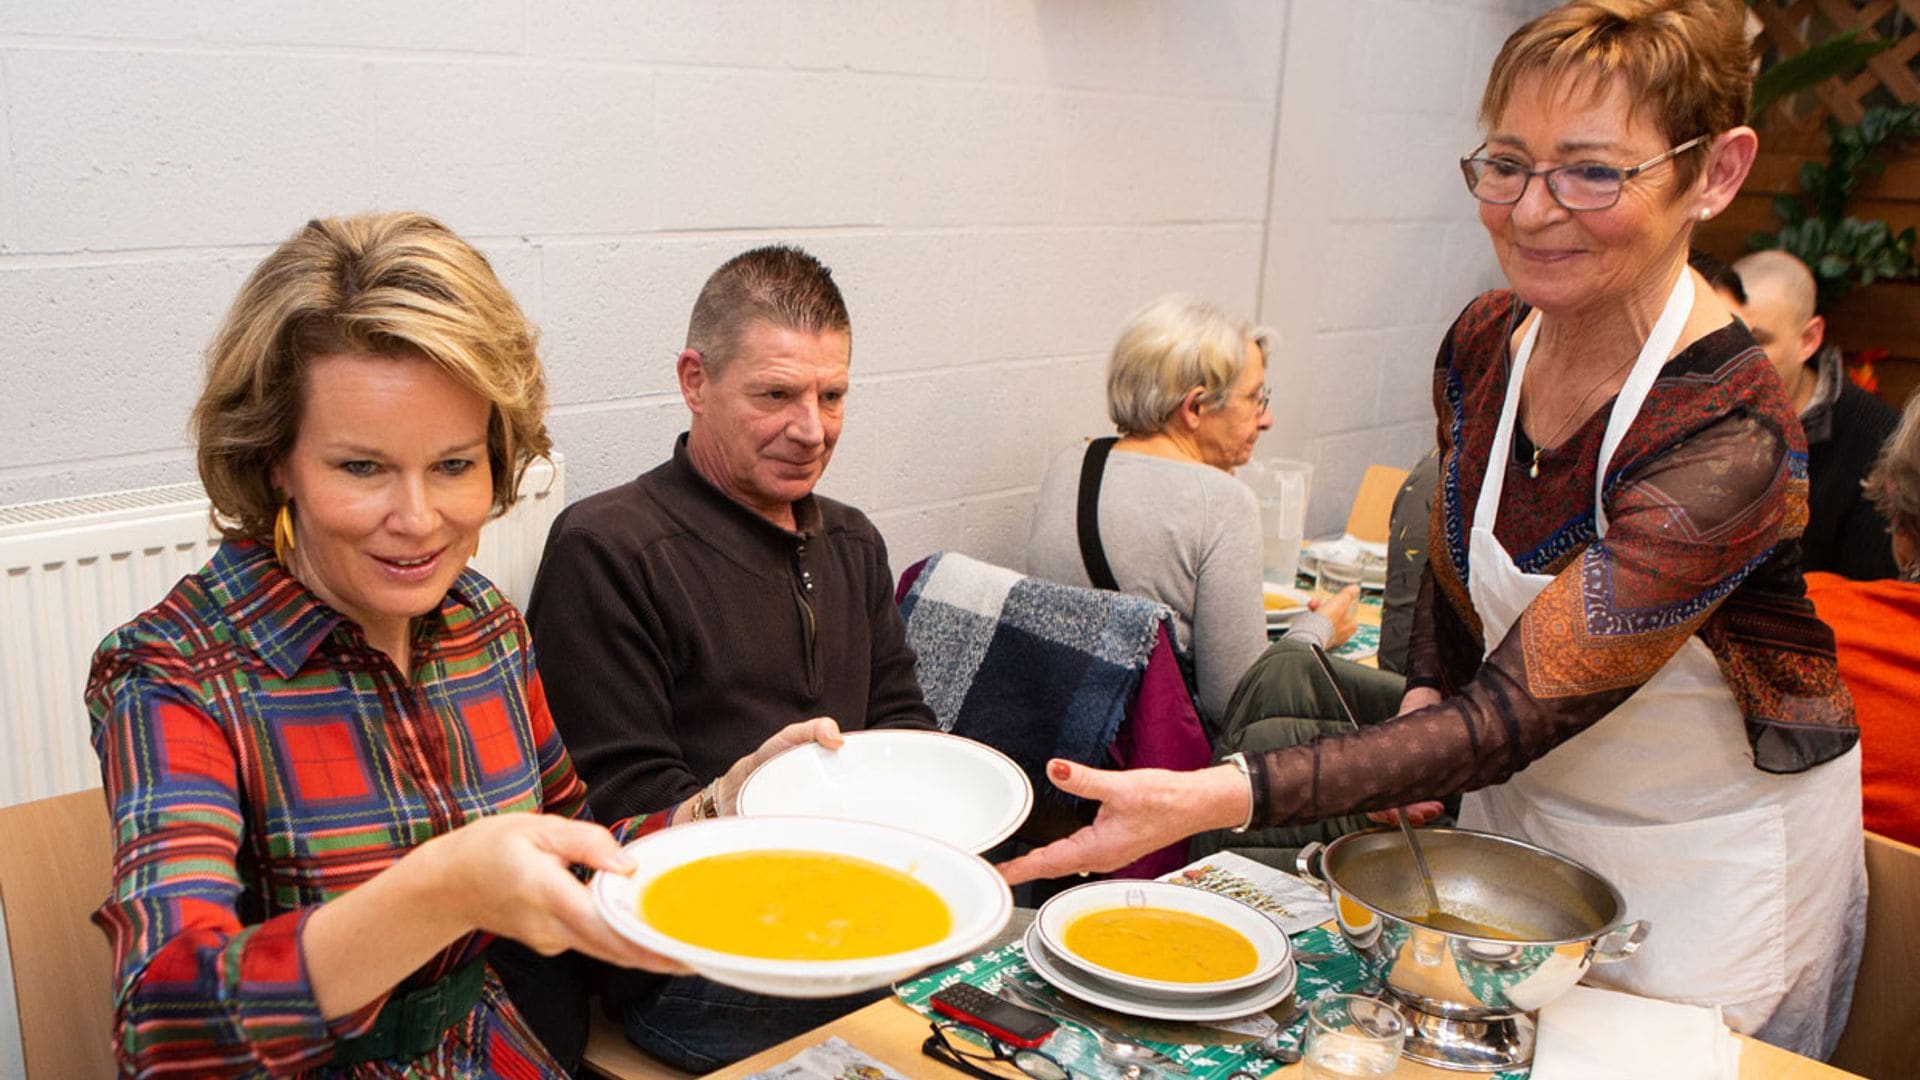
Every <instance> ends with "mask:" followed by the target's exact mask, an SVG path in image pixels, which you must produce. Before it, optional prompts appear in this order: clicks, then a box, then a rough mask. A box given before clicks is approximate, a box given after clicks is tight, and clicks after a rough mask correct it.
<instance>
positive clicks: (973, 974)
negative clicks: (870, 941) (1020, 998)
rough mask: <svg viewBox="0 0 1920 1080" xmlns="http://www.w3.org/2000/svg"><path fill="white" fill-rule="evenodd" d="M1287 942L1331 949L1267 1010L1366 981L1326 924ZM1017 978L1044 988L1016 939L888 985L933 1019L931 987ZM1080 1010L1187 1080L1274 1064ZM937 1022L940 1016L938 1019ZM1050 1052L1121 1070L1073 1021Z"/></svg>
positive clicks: (1201, 1035) (1105, 1075)
mask: <svg viewBox="0 0 1920 1080" xmlns="http://www.w3.org/2000/svg"><path fill="white" fill-rule="evenodd" d="M1292 940H1293V947H1294V948H1295V949H1296V950H1298V951H1300V952H1305V953H1331V954H1333V955H1332V956H1331V958H1330V959H1327V960H1321V961H1317V962H1315V963H1311V964H1309V963H1300V964H1298V965H1296V966H1297V970H1298V976H1297V981H1296V982H1295V984H1294V991H1293V996H1292V997H1290V998H1287V999H1286V1000H1284V1001H1282V1002H1280V1003H1279V1004H1278V1005H1276V1006H1274V1007H1273V1008H1272V1009H1271V1010H1269V1015H1271V1016H1273V1017H1274V1018H1275V1019H1279V1018H1280V1017H1283V1016H1285V1015H1286V1014H1287V1012H1288V1011H1289V1010H1290V1009H1292V1008H1293V1005H1294V1003H1295V1002H1296V1001H1309V1000H1314V999H1317V998H1320V997H1321V996H1323V995H1326V994H1331V993H1350V992H1355V991H1362V990H1364V989H1365V985H1364V984H1365V983H1366V981H1367V980H1366V978H1365V976H1364V974H1363V973H1362V972H1361V970H1360V961H1359V959H1358V958H1357V957H1355V956H1354V955H1353V954H1352V953H1350V952H1348V951H1347V947H1346V943H1345V942H1344V941H1342V940H1341V939H1340V935H1339V934H1338V933H1336V932H1334V931H1332V930H1329V929H1327V928H1325V927H1319V926H1316V927H1313V928H1312V929H1309V930H1303V931H1301V932H1300V933H1298V934H1295V935H1294V936H1293V939H1292ZM1007 979H1013V980H1018V981H1020V982H1022V983H1024V984H1026V985H1028V986H1033V987H1038V988H1041V989H1043V990H1051V989H1052V988H1051V987H1049V986H1047V984H1046V982H1045V981H1044V980H1042V979H1041V978H1040V976H1039V975H1038V974H1036V973H1035V972H1034V970H1033V968H1032V967H1031V966H1030V965H1029V964H1028V963H1027V954H1026V950H1025V949H1024V948H1023V947H1022V946H1021V945H1020V944H1019V943H1018V942H1016V943H1014V944H1012V945H1007V946H1004V947H1002V948H998V949H994V950H992V951H990V952H985V953H981V954H980V955H978V956H971V957H968V958H967V959H965V960H962V961H960V962H959V963H957V964H954V965H952V966H951V967H947V968H943V969H941V970H940V971H936V972H934V973H933V974H931V975H926V976H923V977H921V978H918V979H914V980H913V981H911V982H907V983H903V984H901V985H900V986H899V987H897V988H896V989H895V992H896V993H897V994H899V996H900V998H901V1000H903V1001H905V1002H906V1003H907V1004H908V1005H910V1006H912V1007H913V1008H914V1009H916V1010H917V1011H919V1012H920V1013H921V1014H922V1015H924V1016H926V1017H928V1018H929V1019H934V1018H936V1014H935V1013H934V1011H933V1007H932V1006H931V1005H928V1004H927V999H928V998H931V997H932V996H933V995H934V993H935V992H937V991H939V990H940V989H941V988H943V987H946V986H951V985H952V984H954V983H956V982H966V983H971V984H973V985H974V986H978V987H980V988H981V989H982V990H985V991H987V992H988V993H992V992H993V991H994V990H996V989H997V988H998V987H999V986H1000V984H1001V982H1002V981H1003V980H1007ZM1077 1004H1078V1005H1079V1007H1080V1008H1083V1009H1089V1010H1091V1011H1092V1012H1093V1014H1094V1015H1095V1016H1097V1017H1099V1018H1101V1019H1103V1020H1105V1021H1107V1023H1108V1024H1109V1026H1112V1027H1115V1028H1118V1029H1119V1030H1121V1031H1123V1032H1126V1033H1127V1034H1129V1035H1132V1036H1134V1037H1136V1038H1138V1039H1139V1040H1140V1041H1141V1042H1144V1043H1147V1044H1148V1045H1150V1046H1153V1047H1154V1048H1155V1049H1157V1050H1159V1051H1160V1052H1162V1053H1164V1054H1166V1055H1167V1056H1168V1057H1171V1058H1173V1059H1174V1060H1175V1061H1177V1062H1179V1063H1180V1066H1181V1068H1184V1069H1186V1070H1187V1073H1188V1075H1190V1076H1192V1077H1193V1078H1194V1080H1225V1078H1226V1077H1228V1076H1230V1075H1232V1074H1233V1073H1235V1072H1239V1071H1242V1070H1245V1071H1247V1072H1250V1073H1252V1074H1254V1075H1256V1076H1260V1075H1265V1074H1266V1073H1267V1072H1269V1071H1272V1070H1274V1069H1276V1068H1277V1067H1278V1066H1277V1065H1276V1064H1275V1063H1274V1062H1271V1061H1269V1060H1267V1059H1266V1058H1263V1057H1260V1056H1258V1055H1256V1054H1254V1053H1252V1052H1251V1051H1250V1050H1248V1049H1246V1048H1245V1046H1244V1045H1242V1044H1243V1043H1244V1042H1245V1041H1246V1040H1245V1037H1244V1036H1236V1035H1234V1034H1233V1033H1232V1032H1228V1031H1222V1030H1220V1029H1219V1028H1216V1027H1210V1026H1208V1025H1205V1024H1184V1023H1168V1022H1163V1021H1158V1020H1144V1019H1141V1018H1139V1017H1132V1016H1125V1015H1122V1014H1120V1013H1116V1012H1112V1011H1110V1010H1107V1009H1101V1008H1098V1007H1097V1006H1093V1005H1090V1004H1088V1003H1086V1002H1077ZM939 1019H945V1018H944V1017H939ZM1303 1028H1304V1025H1302V1024H1300V1023H1297V1022H1296V1023H1295V1024H1294V1025H1293V1027H1292V1028H1291V1029H1289V1030H1288V1031H1287V1032H1286V1033H1285V1034H1284V1035H1283V1036H1282V1039H1281V1041H1282V1042H1283V1043H1285V1044H1287V1045H1288V1046H1291V1047H1294V1048H1295V1049H1298V1048H1299V1045H1300V1036H1301V1034H1302V1031H1303ZM1040 1048H1041V1049H1042V1050H1044V1051H1046V1052H1047V1053H1048V1054H1050V1055H1052V1056H1053V1057H1054V1058H1055V1059H1056V1060H1058V1061H1059V1062H1060V1064H1062V1065H1065V1066H1066V1067H1067V1068H1068V1069H1070V1070H1072V1071H1073V1074H1074V1075H1075V1076H1091V1077H1098V1078H1100V1080H1114V1078H1117V1077H1120V1076H1121V1072H1120V1070H1118V1069H1116V1068H1114V1067H1113V1066H1111V1065H1109V1064H1107V1063H1106V1062H1104V1061H1101V1060H1100V1059H1099V1056H1098V1054H1097V1051H1098V1049H1099V1044H1098V1043H1096V1042H1095V1041H1094V1039H1093V1038H1092V1036H1090V1035H1088V1034H1087V1033H1086V1032H1085V1031H1083V1030H1081V1029H1080V1027H1079V1026H1078V1025H1075V1024H1073V1023H1071V1022H1063V1023H1062V1024H1061V1025H1060V1030H1059V1031H1056V1032H1055V1033H1054V1034H1053V1036H1052V1037H1051V1038H1049V1039H1048V1040H1047V1041H1046V1043H1045V1044H1043V1045H1042V1046H1041V1047H1040ZM1526 1077H1527V1070H1525V1069H1522V1070H1518V1071H1515V1072H1505V1073H1496V1074H1493V1075H1492V1077H1490V1078H1489V1080H1526Z"/></svg>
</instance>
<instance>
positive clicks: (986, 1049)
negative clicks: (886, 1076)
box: [920, 1022, 1073, 1080]
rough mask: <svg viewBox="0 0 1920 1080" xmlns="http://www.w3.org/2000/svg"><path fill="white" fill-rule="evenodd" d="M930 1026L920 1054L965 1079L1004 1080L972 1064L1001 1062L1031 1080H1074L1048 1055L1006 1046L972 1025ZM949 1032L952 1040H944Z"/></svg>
mask: <svg viewBox="0 0 1920 1080" xmlns="http://www.w3.org/2000/svg"><path fill="white" fill-rule="evenodd" d="M930 1026H931V1027H932V1029H933V1033H932V1034H931V1035H928V1036H927V1040H926V1041H925V1042H923V1043H921V1044H920V1052H921V1053H923V1054H925V1055H927V1056H928V1057H930V1058H932V1059H933V1060H935V1061H938V1062H940V1063H942V1064H944V1065H947V1066H950V1067H952V1068H955V1069H958V1070H960V1071H961V1072H963V1073H966V1074H967V1075H968V1076H972V1077H977V1078H979V1080H1007V1077H1006V1076H1005V1075H1003V1074H1001V1073H996V1072H988V1071H987V1070H986V1069H983V1068H981V1067H980V1066H978V1065H976V1064H974V1062H976V1061H984V1062H997V1061H1004V1062H1006V1063H1008V1064H1010V1065H1012V1066H1013V1067H1014V1068H1016V1069H1019V1070H1020V1071H1021V1072H1022V1073H1024V1074H1026V1075H1027V1076H1031V1077H1033V1078H1034V1080H1073V1073H1071V1072H1069V1071H1068V1070H1067V1067H1066V1066H1065V1065H1062V1064H1060V1062H1059V1061H1057V1060H1056V1059H1055V1058H1054V1057H1053V1056H1052V1055H1051V1054H1047V1053H1045V1052H1043V1051H1039V1050H1028V1049H1025V1048H1023V1047H1018V1046H1008V1045H1007V1044H1006V1043H1003V1042H1001V1041H1000V1040H999V1039H996V1038H994V1037H993V1036H991V1035H988V1034H987V1033H986V1032H984V1031H981V1030H980V1029H979V1028H977V1027H974V1026H973V1025H971V1024H962V1023H958V1022H950V1023H944V1024H940V1023H936V1024H933V1025H930ZM949 1032H952V1033H953V1038H951V1039H949V1038H948V1037H947V1035H948V1033H949ZM968 1036H972V1037H971V1038H969V1037H968ZM976 1044H978V1045H976Z"/></svg>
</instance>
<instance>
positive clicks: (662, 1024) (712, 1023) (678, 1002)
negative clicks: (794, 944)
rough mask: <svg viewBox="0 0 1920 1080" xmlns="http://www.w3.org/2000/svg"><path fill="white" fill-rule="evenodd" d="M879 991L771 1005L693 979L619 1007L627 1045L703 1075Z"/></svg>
mask: <svg viewBox="0 0 1920 1080" xmlns="http://www.w3.org/2000/svg"><path fill="white" fill-rule="evenodd" d="M888 993H889V991H888V990H887V988H885V987H881V988H880V989H877V990H869V991H866V992H865V993H860V994H849V995H847V996H846V997H836V998H777V997H769V996H767V995H765V994H756V993H753V992H751V991H747V990H736V989H734V988H733V987H731V986H722V985H720V984H719V983H716V982H713V981H711V980H708V979H703V978H701V977H699V976H698V975H685V976H677V977H674V978H669V979H662V980H660V981H659V985H658V987H657V988H649V989H648V990H646V991H644V992H642V993H640V994H638V995H636V996H635V997H633V998H632V999H631V1000H629V1001H628V1002H627V1006H626V1009H625V1010H624V1015H623V1017H622V1026H623V1027H624V1028H626V1032H627V1039H628V1041H629V1042H632V1043H633V1045H635V1046H637V1047H639V1048H640V1049H642V1050H645V1051H646V1052H647V1053H649V1054H652V1055H653V1056H654V1057H657V1058H659V1059H660V1060H661V1061H664V1062H666V1063H667V1064H669V1065H672V1066H673V1067H675V1068H677V1069H685V1070H686V1071H688V1072H695V1073H707V1072H712V1071H713V1070H715V1069H719V1068H724V1067H726V1066H728V1065H731V1064H733V1063H734V1062H736V1061H739V1060H740V1059H742V1058H747V1057H752V1056H753V1055H755V1054H757V1053H759V1052H760V1051H762V1050H765V1049H766V1048H767V1047H769V1046H774V1045H776V1044H778V1043H783V1042H786V1041H787V1040H788V1039H791V1038H793V1037H794V1036H795V1035H799V1034H802V1033H804V1032H807V1031H811V1030H813V1029H814V1028H817V1027H819V1026H820V1025H821V1024H824V1023H827V1022H828V1021H831V1020H837V1019H839V1018H840V1017H842V1016H845V1015H846V1014H847V1013H850V1012H852V1011H854V1010H855V1009H858V1008H860V1007H862V1006H864V1005H869V1004H871V1003H873V1002H875V1001H879V1000H880V999H881V998H884V997H886V996H887V994H888Z"/></svg>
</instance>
